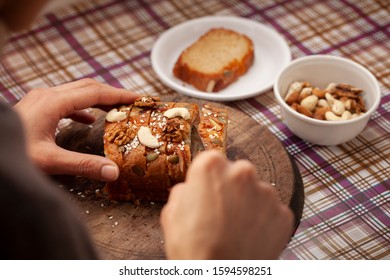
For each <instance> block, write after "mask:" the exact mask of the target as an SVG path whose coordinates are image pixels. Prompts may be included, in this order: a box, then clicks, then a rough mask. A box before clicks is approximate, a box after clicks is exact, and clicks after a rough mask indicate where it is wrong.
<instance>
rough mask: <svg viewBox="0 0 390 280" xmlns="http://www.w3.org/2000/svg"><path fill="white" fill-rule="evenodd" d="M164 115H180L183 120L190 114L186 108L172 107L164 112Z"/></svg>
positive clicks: (168, 116) (170, 116) (172, 116)
mask: <svg viewBox="0 0 390 280" xmlns="http://www.w3.org/2000/svg"><path fill="white" fill-rule="evenodd" d="M164 117H167V118H168V119H171V118H174V117H182V118H183V119H185V120H189V119H190V117H191V116H190V112H189V111H188V109H187V108H172V109H169V110H166V111H165V112H164Z"/></svg>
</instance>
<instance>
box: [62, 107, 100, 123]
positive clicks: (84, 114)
mask: <svg viewBox="0 0 390 280" xmlns="http://www.w3.org/2000/svg"><path fill="white" fill-rule="evenodd" d="M68 118H70V119H72V120H74V121H76V122H80V123H84V124H91V123H93V122H94V121H95V120H96V117H95V116H94V115H93V114H91V113H89V112H88V111H87V110H78V111H75V112H74V113H73V114H71V115H69V116H68Z"/></svg>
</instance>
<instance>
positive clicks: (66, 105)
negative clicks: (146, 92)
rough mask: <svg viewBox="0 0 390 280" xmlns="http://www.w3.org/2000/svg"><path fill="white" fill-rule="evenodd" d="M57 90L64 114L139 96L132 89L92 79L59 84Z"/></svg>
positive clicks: (122, 102) (120, 102)
mask: <svg viewBox="0 0 390 280" xmlns="http://www.w3.org/2000/svg"><path fill="white" fill-rule="evenodd" d="M56 91H57V94H59V95H61V97H60V98H59V99H58V100H60V101H61V103H60V104H58V105H59V107H60V109H61V111H62V113H63V116H65V115H70V114H72V113H73V112H75V111H77V110H81V109H85V108H89V107H93V106H95V105H114V104H128V103H132V102H133V101H134V100H135V99H136V98H137V97H138V94H136V93H134V92H132V91H129V90H126V89H120V88H114V87H111V86H108V85H105V84H101V83H99V82H97V81H94V80H92V79H84V80H81V81H77V82H73V83H71V84H65V85H63V86H58V87H56Z"/></svg>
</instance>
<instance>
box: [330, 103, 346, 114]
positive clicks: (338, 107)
mask: <svg viewBox="0 0 390 280" xmlns="http://www.w3.org/2000/svg"><path fill="white" fill-rule="evenodd" d="M332 111H333V113H335V114H336V115H338V116H341V115H342V114H343V113H344V112H345V107H344V104H343V102H341V101H340V100H337V99H334V100H333V105H332Z"/></svg>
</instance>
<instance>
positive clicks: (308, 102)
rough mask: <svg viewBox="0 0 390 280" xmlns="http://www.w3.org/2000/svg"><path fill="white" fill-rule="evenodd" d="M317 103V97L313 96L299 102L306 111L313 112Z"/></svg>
mask: <svg viewBox="0 0 390 280" xmlns="http://www.w3.org/2000/svg"><path fill="white" fill-rule="evenodd" d="M317 102H318V97H317V96H315V95H309V96H307V97H305V98H304V99H303V100H302V101H301V105H302V106H303V107H305V108H306V109H308V110H310V111H313V110H314V108H315V107H316V105H317Z"/></svg>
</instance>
